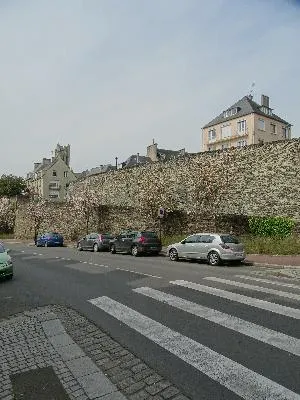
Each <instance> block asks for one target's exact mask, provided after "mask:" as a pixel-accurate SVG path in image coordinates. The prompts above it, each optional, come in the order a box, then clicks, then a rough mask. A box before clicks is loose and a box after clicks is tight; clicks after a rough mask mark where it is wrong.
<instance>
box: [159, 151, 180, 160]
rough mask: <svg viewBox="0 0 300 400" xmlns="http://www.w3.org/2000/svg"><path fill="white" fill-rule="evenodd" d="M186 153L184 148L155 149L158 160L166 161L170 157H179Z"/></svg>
mask: <svg viewBox="0 0 300 400" xmlns="http://www.w3.org/2000/svg"><path fill="white" fill-rule="evenodd" d="M184 154H186V152H185V150H184V149H182V150H165V149H157V158H158V159H159V160H160V161H167V160H170V159H172V158H176V157H180V156H183V155H184Z"/></svg>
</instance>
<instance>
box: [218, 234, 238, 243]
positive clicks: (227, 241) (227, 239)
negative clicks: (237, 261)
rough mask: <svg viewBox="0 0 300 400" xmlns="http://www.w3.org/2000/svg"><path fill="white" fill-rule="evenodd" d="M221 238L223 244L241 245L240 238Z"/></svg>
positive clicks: (223, 236) (230, 236)
mask: <svg viewBox="0 0 300 400" xmlns="http://www.w3.org/2000/svg"><path fill="white" fill-rule="evenodd" d="M220 237H221V240H222V242H223V243H234V244H239V243H240V241H239V240H238V238H236V237H235V236H232V235H221V236H220Z"/></svg>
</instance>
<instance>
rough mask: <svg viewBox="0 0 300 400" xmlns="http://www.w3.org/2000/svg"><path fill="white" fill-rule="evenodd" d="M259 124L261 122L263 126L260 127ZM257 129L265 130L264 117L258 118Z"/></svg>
mask: <svg viewBox="0 0 300 400" xmlns="http://www.w3.org/2000/svg"><path fill="white" fill-rule="evenodd" d="M260 124H263V128H262V127H261V125H260ZM258 129H259V130H260V131H265V130H266V121H265V120H264V119H262V118H259V119H258Z"/></svg>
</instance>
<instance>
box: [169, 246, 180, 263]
mask: <svg viewBox="0 0 300 400" xmlns="http://www.w3.org/2000/svg"><path fill="white" fill-rule="evenodd" d="M169 258H170V260H171V261H178V252H177V250H176V249H171V250H170V251H169Z"/></svg>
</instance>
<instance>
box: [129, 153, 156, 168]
mask: <svg viewBox="0 0 300 400" xmlns="http://www.w3.org/2000/svg"><path fill="white" fill-rule="evenodd" d="M151 162H152V161H151V158H149V157H145V156H138V160H137V155H136V154H133V155H131V156H130V157H129V158H127V160H126V161H124V162H123V163H122V168H129V167H133V166H135V165H140V164H147V163H151Z"/></svg>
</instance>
